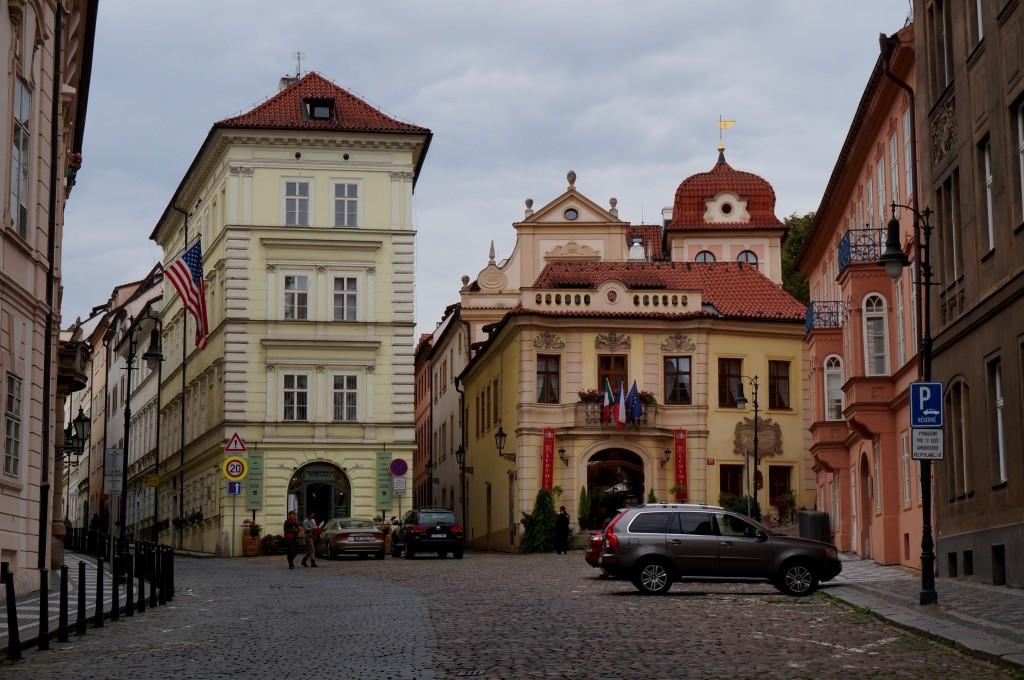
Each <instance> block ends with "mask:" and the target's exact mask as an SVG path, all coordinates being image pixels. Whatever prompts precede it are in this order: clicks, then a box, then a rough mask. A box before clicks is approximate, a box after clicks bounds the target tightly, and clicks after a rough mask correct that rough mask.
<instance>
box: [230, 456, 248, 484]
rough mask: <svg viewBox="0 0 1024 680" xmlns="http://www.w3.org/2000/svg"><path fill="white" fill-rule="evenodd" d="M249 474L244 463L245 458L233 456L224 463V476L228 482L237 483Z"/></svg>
mask: <svg viewBox="0 0 1024 680" xmlns="http://www.w3.org/2000/svg"><path fill="white" fill-rule="evenodd" d="M248 472H249V466H248V465H246V463H245V458H239V457H238V456H234V457H233V458H228V459H227V460H226V461H224V476H225V477H226V478H227V479H228V481H230V482H237V481H239V480H242V479H245V475H246V474H248Z"/></svg>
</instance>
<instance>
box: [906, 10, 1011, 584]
mask: <svg viewBox="0 0 1024 680" xmlns="http://www.w3.org/2000/svg"><path fill="white" fill-rule="evenodd" d="M914 14H915V16H916V17H917V22H918V26H917V33H916V36H915V39H916V49H917V53H918V55H919V61H918V81H917V82H918V89H917V103H918V123H919V124H918V129H919V130H920V131H921V134H920V137H921V140H922V142H921V144H920V157H921V165H922V172H921V186H922V199H921V205H922V207H928V208H930V209H931V210H932V211H933V212H932V215H931V221H930V224H931V226H932V228H933V231H932V234H931V248H930V259H931V263H932V267H933V270H934V275H933V282H934V283H935V285H934V286H933V287H932V291H931V293H932V295H931V304H932V308H931V309H932V313H931V319H932V325H931V330H932V336H933V339H934V345H933V352H932V355H933V361H932V378H933V379H934V380H936V381H940V382H942V384H943V389H944V392H943V417H944V429H943V437H944V448H945V459H944V460H943V461H941V462H939V463H938V464H936V465H935V466H934V469H935V472H936V475H935V494H934V505H935V514H936V520H935V529H936V551H935V553H936V562H935V564H936V568H937V573H938V574H939V575H940V576H948V577H958V578H967V579H970V580H977V581H980V582H983V583H991V584H999V585H1009V586H1014V587H1018V588H1020V587H1024V456H1022V455H1021V442H1024V395H1022V385H1024V228H1022V226H1021V225H1022V224H1024V78H1022V67H1024V60H1022V58H1021V48H1020V35H1021V32H1022V30H1024V11H1022V10H1021V7H1020V4H1019V3H1017V2H989V1H982V2H965V3H959V2H952V1H951V0H915V2H914ZM939 601H940V602H941V601H942V594H941V591H940V593H939Z"/></svg>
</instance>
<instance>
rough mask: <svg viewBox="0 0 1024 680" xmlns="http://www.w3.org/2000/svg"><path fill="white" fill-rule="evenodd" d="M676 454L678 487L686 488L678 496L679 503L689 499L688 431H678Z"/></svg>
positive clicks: (676, 435)
mask: <svg viewBox="0 0 1024 680" xmlns="http://www.w3.org/2000/svg"><path fill="white" fill-rule="evenodd" d="M675 449H676V451H675V453H676V484H675V485H676V486H681V487H684V488H686V491H683V492H682V493H677V494H676V500H677V501H685V500H686V499H687V498H689V495H688V491H689V488H688V487H687V485H686V430H676V433H675Z"/></svg>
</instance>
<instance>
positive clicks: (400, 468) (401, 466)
mask: <svg viewBox="0 0 1024 680" xmlns="http://www.w3.org/2000/svg"><path fill="white" fill-rule="evenodd" d="M408 471H409V464H408V463H406V462H405V461H404V460H402V459H401V458H395V459H394V460H393V461H391V474H392V475H394V476H395V477H402V476H403V475H405V473H406V472H408Z"/></svg>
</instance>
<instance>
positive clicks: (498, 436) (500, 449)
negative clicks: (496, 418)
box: [494, 423, 516, 462]
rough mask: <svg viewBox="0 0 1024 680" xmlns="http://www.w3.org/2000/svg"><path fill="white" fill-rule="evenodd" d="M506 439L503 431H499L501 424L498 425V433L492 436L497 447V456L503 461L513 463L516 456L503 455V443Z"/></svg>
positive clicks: (506, 436) (510, 454)
mask: <svg viewBox="0 0 1024 680" xmlns="http://www.w3.org/2000/svg"><path fill="white" fill-rule="evenodd" d="M507 439H508V435H507V434H505V430H503V429H501V423H499V424H498V431H497V432H496V433H495V435H494V445H495V446H496V447H498V455H499V456H501V457H502V458H504V459H505V460H510V461H512V462H515V460H516V454H514V453H503V451H504V450H505V441H506V440H507Z"/></svg>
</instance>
